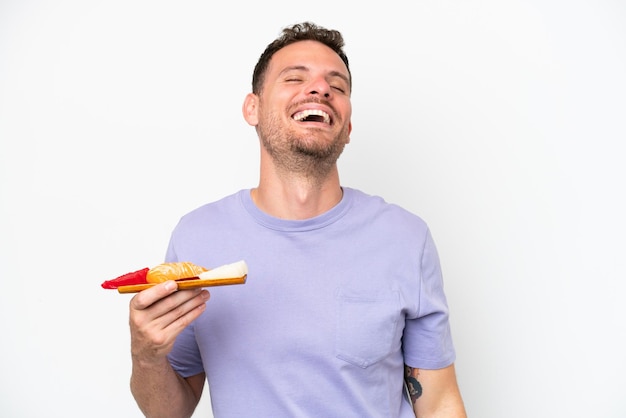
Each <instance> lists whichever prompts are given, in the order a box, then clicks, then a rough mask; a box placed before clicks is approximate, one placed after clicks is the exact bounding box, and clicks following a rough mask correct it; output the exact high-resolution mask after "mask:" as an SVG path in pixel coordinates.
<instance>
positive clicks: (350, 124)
mask: <svg viewBox="0 0 626 418" xmlns="http://www.w3.org/2000/svg"><path fill="white" fill-rule="evenodd" d="M350 133H352V121H350V123H349V124H348V141H346V144H349V143H350Z"/></svg>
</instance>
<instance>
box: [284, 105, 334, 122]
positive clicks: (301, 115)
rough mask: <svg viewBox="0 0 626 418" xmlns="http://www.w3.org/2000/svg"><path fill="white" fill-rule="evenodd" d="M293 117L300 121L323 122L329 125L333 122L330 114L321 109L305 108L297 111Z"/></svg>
mask: <svg viewBox="0 0 626 418" xmlns="http://www.w3.org/2000/svg"><path fill="white" fill-rule="evenodd" d="M292 118H293V120H295V121H298V122H322V123H325V124H327V125H330V122H331V119H330V115H329V114H328V113H326V112H324V111H323V110H319V109H307V110H303V111H302V112H297V113H295V114H294V115H293V116H292Z"/></svg>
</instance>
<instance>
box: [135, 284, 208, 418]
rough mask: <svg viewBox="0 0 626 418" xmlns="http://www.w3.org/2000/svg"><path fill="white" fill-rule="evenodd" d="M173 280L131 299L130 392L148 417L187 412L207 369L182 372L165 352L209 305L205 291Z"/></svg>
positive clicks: (193, 401)
mask: <svg viewBox="0 0 626 418" xmlns="http://www.w3.org/2000/svg"><path fill="white" fill-rule="evenodd" d="M176 290H177V286H176V283H175V282H173V281H169V282H165V283H162V284H159V285H157V286H154V287H152V288H150V289H146V290H144V291H142V292H139V293H138V294H137V295H135V296H134V297H133V299H132V300H131V301H130V321H129V322H130V331H131V355H132V376H131V380H130V386H131V391H132V393H133V396H134V397H135V400H136V401H137V405H138V406H139V408H140V409H141V410H142V412H143V413H144V414H145V415H146V416H147V417H155V418H156V417H172V416H177V417H189V416H191V415H192V414H193V411H194V409H195V408H196V406H197V404H198V401H199V400H200V395H201V394H202V389H203V387H204V378H205V375H204V373H201V374H198V375H195V376H190V377H188V378H187V379H184V378H182V377H180V376H179V375H178V374H177V373H176V372H175V371H174V369H172V367H171V365H170V363H169V361H168V360H167V357H166V356H167V354H168V353H169V352H170V351H171V349H172V346H173V345H174V341H175V340H176V337H177V336H178V334H180V333H181V332H182V330H183V329H185V327H186V326H187V325H189V324H190V323H191V322H192V321H193V320H194V319H196V318H197V317H198V316H199V315H200V314H201V313H202V312H203V311H204V309H205V307H206V305H205V303H206V301H207V299H208V298H209V293H208V292H207V291H206V290H199V289H195V290H181V291H176Z"/></svg>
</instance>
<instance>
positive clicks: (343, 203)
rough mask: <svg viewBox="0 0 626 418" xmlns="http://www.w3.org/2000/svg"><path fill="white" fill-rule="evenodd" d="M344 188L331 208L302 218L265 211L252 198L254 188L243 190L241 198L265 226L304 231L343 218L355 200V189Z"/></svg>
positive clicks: (255, 217)
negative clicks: (316, 214)
mask: <svg viewBox="0 0 626 418" xmlns="http://www.w3.org/2000/svg"><path fill="white" fill-rule="evenodd" d="M342 190H343V196H342V197H341V200H340V201H339V203H337V204H336V205H335V206H333V207H332V208H331V209H329V210H328V211H326V212H324V213H322V214H320V215H318V216H315V217H313V218H309V219H301V220H292V219H281V218H276V217H274V216H271V215H269V214H267V213H265V212H263V211H262V210H261V209H259V208H258V207H257V206H256V204H255V203H254V201H253V200H252V196H251V194H250V193H251V191H252V189H245V190H241V191H240V192H239V198H240V201H241V204H242V205H243V207H244V209H245V210H246V211H247V212H248V213H249V214H250V216H251V217H252V218H253V219H254V220H255V221H256V222H258V223H259V224H261V225H263V226H264V227H266V228H270V229H275V230H278V231H289V232H304V231H311V230H314V229H319V228H324V227H325V226H328V225H330V224H332V223H334V222H336V221H337V220H339V219H341V218H342V217H343V216H344V215H345V214H346V213H347V212H348V210H349V209H350V206H352V202H353V200H354V190H353V189H350V188H347V187H342Z"/></svg>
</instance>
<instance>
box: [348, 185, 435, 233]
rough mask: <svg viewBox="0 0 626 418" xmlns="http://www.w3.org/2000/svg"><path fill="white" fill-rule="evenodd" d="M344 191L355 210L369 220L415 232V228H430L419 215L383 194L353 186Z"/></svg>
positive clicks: (423, 229)
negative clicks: (353, 187)
mask: <svg viewBox="0 0 626 418" xmlns="http://www.w3.org/2000/svg"><path fill="white" fill-rule="evenodd" d="M344 193H346V195H347V196H349V198H350V199H351V203H352V207H353V211H354V212H355V213H357V214H359V215H360V216H362V217H363V218H364V219H366V220H367V221H368V222H371V221H372V220H374V221H377V222H381V223H383V224H385V225H388V226H396V227H398V228H409V229H411V230H412V231H413V232H415V229H417V230H420V231H423V232H425V231H427V230H428V225H427V223H426V221H425V220H424V219H422V218H421V217H420V216H419V215H417V214H416V213H414V212H411V211H409V210H408V209H406V208H404V207H402V206H400V205H398V204H395V203H390V202H388V201H387V200H385V199H384V198H383V197H381V196H378V195H373V194H368V193H365V192H363V191H361V190H358V189H352V188H344Z"/></svg>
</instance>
